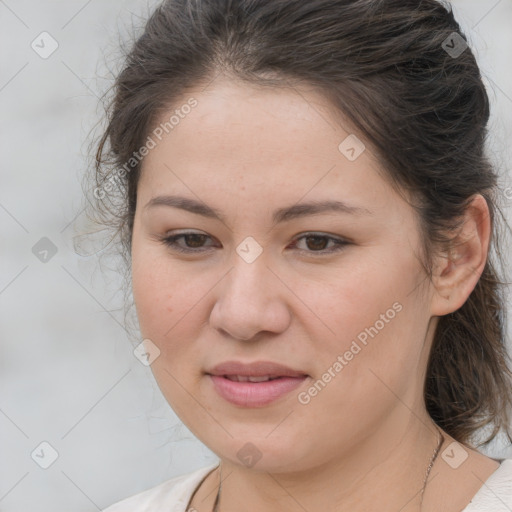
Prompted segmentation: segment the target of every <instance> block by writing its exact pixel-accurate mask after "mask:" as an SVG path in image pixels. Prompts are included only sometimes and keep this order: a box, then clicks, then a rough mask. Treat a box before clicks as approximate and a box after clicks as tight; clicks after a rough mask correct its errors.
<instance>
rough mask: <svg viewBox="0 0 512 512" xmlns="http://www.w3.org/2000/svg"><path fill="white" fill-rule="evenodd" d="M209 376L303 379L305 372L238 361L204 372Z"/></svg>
mask: <svg viewBox="0 0 512 512" xmlns="http://www.w3.org/2000/svg"><path fill="white" fill-rule="evenodd" d="M206 373H207V374H209V375H244V376H252V377H263V376H265V375H268V376H270V377H305V376H307V374H306V372H303V371H300V370H294V369H292V368H289V367H287V366H283V365H282V364H279V363H273V362H272V361H254V362H252V363H241V362H239V361H225V362H224V363H221V364H218V365H216V366H214V367H213V368H212V369H211V370H208V371H207V372H206Z"/></svg>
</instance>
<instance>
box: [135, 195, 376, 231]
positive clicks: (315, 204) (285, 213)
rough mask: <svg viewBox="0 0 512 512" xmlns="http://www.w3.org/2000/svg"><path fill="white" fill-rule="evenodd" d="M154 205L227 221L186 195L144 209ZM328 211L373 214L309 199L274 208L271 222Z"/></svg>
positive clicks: (156, 201)
mask: <svg viewBox="0 0 512 512" xmlns="http://www.w3.org/2000/svg"><path fill="white" fill-rule="evenodd" d="M156 206H167V207H173V208H179V209H181V210H186V211H188V212H191V213H195V214H197V215H202V216H203V217H208V218H211V219H217V220H220V221H221V222H223V223H225V224H226V223H227V222H226V218H225V217H224V215H223V214H222V213H221V212H220V211H219V210H217V209H216V208H212V207H210V206H208V205H206V204H205V203H202V202H200V201H196V200H195V199H191V198H188V197H182V196H156V197H153V198H152V199H150V200H149V201H148V202H147V203H146V205H145V206H144V209H150V208H154V207H156ZM329 212H336V213H343V214H349V215H357V216H362V215H373V214H374V212H373V211H371V210H368V209H367V208H363V207H360V206H354V205H349V204H347V203H344V202H342V201H334V200H331V201H311V202H308V203H298V204H294V205H292V206H286V207H284V208H279V209H277V210H275V211H274V214H273V215H272V223H273V225H276V224H279V223H281V222H287V221H290V220H293V219H297V218H299V217H306V216H308V215H318V214H321V213H329Z"/></svg>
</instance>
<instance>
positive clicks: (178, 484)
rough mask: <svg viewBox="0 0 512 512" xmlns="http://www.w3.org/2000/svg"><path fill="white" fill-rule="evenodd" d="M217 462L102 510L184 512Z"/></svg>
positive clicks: (108, 511)
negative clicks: (196, 490) (193, 494)
mask: <svg viewBox="0 0 512 512" xmlns="http://www.w3.org/2000/svg"><path fill="white" fill-rule="evenodd" d="M217 466H218V463H217V464H213V465H210V466H206V467H202V468H200V469H197V470H195V471H192V472H190V473H186V474H184V475H180V476H177V477H174V478H171V479H170V480H166V481H165V482H163V483H161V484H159V485H156V486H155V487H152V488H150V489H147V490H145V491H142V492H140V493H138V494H135V495H133V496H130V497H128V498H125V499H123V500H122V501H119V502H117V503H114V504H113V505H110V506H109V507H107V508H106V509H103V512H159V511H164V510H165V512H185V508H186V506H187V504H188V502H189V500H190V497H191V496H192V493H193V492H194V490H195V489H196V487H197V486H198V485H199V483H200V482H201V481H202V480H203V479H204V478H205V477H206V475H207V474H208V473H210V472H211V471H213V470H214V469H215V468H216V467H217Z"/></svg>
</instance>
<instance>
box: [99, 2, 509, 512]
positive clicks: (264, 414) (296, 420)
mask: <svg viewBox="0 0 512 512" xmlns="http://www.w3.org/2000/svg"><path fill="white" fill-rule="evenodd" d="M488 117H489V103H488V97H487V95H486V91H485V88H484V85H483V84H482V80H481V76H480V72H479V69H478V66H477V63H476V62H475V58H474V56H473V54H472V52H471V50H470V48H468V46H467V44H466V41H465V39H464V37H463V35H462V33H461V31H460V27H459V25H458V24H457V22H456V21H455V20H454V18H453V15H452V13H451V12H450V11H449V10H448V9H447V8H446V7H444V6H443V5H441V4H440V3H438V2H437V1H434V0H424V1H421V2H420V1H412V0H409V1H403V0H400V1H398V0H380V1H379V0H353V1H348V0H310V1H308V2H301V1H298V0H259V1H251V0H240V1H236V2H232V1H230V0H224V1H221V0H218V1H213V0H196V1H194V2H193V1H189V0H173V1H168V2H164V3H163V4H162V5H161V6H160V7H159V8H158V9H156V11H155V12H154V14H153V15H152V16H151V18H150V19H149V21H148V22H147V24H146V27H145V32H144V34H143V35H142V37H140V39H138V41H137V42H136V43H135V45H134V47H133V49H132V50H131V52H130V54H129V55H128V58H127V61H126V63H125V66H124V69H123V70H122V72H121V73H120V74H119V76H118V78H117V82H116V86H115V97H114V100H113V102H112V104H111V108H110V111H109V124H108V127H107V129H106V131H105V133H104V136H103V138H102V140H101V142H100V146H99V150H98V154H97V169H96V170H97V174H96V183H95V186H96V188H95V190H94V197H95V199H96V200H97V201H96V204H95V207H96V208H98V212H101V214H102V220H103V221H105V222H107V221H108V215H113V216H112V226H114V227H115V228H116V233H118V234H119V235H120V238H119V240H120V241H121V243H122V248H123V250H124V251H125V252H124V255H125V256H126V257H127V261H128V263H129V268H130V273H131V278H132V282H131V285H132V289H133V297H134V302H135V306H136V312H137V317H138V320H139V324H140V331H141V336H142V338H143V339H144V342H143V343H142V345H141V346H140V347H138V348H137V350H138V354H139V356H140V357H141V358H144V359H145V360H146V361H147V364H150V365H151V369H152V371H153V374H154V376H155V378H156V380H157V382H158V385H159V387H160V389H161V391H162V393H163V395H164V396H165V398H166V399H167V401H168V402H169V404H170V406H171V407H172V408H173V409H174V411H175V412H176V414H178V416H179V417H180V418H181V420H182V421H183V422H184V423H185V424H186V425H187V427H188V428H189V429H190V430H191V431H192V432H193V433H194V434H195V435H196V436H197V437H198V439H200V440H201V441H202V442H203V443H204V444H205V445H206V446H208V447H209V448H210V449H211V450H212V451H214V452H215V453H216V454H217V455H218V456H219V463H218V464H215V465H214V466H209V467H206V468H201V469H200V470H197V471H195V472H193V473H190V474H187V475H183V476H180V477H177V478H174V479H172V480H169V481H167V482H164V483H162V484H161V485H159V486H157V487H155V488H153V489H149V490H147V491H145V492H143V493H139V494H137V495H135V496H132V497H130V498H127V499H125V500H123V501H121V502H119V503H117V504H114V505H112V506H111V507H109V508H107V512H121V511H122V512H130V511H134V512H135V511H148V512H149V511H152V512H156V511H171V510H172V511H185V510H196V511H199V512H210V511H212V510H213V511H221V512H231V511H235V510H244V511H247V512H256V511H261V510H265V511H268V512H273V511H290V512H295V511H304V510H306V511H311V512H312V511H318V510H333V511H337V512H345V511H351V512H358V511H371V510H384V511H402V512H413V511H424V512H434V511H435V512H441V511H444V512H455V511H457V512H458V511H461V510H464V511H465V512H476V511H484V510H492V511H493V512H495V511H510V510H511V509H512V484H511V482H512V460H510V459H493V458H490V457H487V456H485V455H484V454H482V453H481V452H479V451H478V450H477V447H478V446H480V445H482V444H485V443H486V442H489V441H490V440H491V439H493V438H494V437H495V436H496V434H497V433H498V432H499V431H500V430H502V431H504V432H505V433H506V434H507V436H508V439H509V440H511V441H512V437H511V434H510V431H509V428H510V415H509V414H510V405H511V403H512V396H511V376H512V374H511V372H510V367H509V366H508V365H509V358H508V355H507V353H506V349H505V346H506V345H505V339H504V338H505V332H504V325H503V324H504V307H505V299H504V297H503V295H502V293H501V289H500V287H499V286H500V281H499V278H498V271H497V267H496V265H495V263H494V261H493V260H491V256H495V255H492V254H491V248H492V247H495V248H497V247H498V244H499V242H500V240H499V238H498V236H497V230H496V226H497V224H496V220H497V218H496V211H498V210H497V202H498V199H499V193H500V191H499V190H498V189H497V185H496V184H497V175H496V174H495V171H494V169H493V167H492V165H491V164H490V162H489V160H488V159H487V157H486V155H485V151H484V142H485V136H486V124H487V121H488ZM105 214H106V215H107V217H105ZM495 252H496V254H498V255H499V254H500V253H499V251H495ZM484 427H490V428H491V431H490V432H489V431H488V432H487V433H488V437H487V438H486V439H485V440H484V442H481V443H480V444H478V443H477V441H478V439H476V437H477V431H478V433H480V432H481V430H480V429H483V428H484Z"/></svg>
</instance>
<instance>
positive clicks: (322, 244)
mask: <svg viewBox="0 0 512 512" xmlns="http://www.w3.org/2000/svg"><path fill="white" fill-rule="evenodd" d="M296 240H298V241H301V240H304V241H305V243H306V247H308V248H310V249H312V250H306V249H299V250H300V251H303V252H308V253H319V255H322V254H330V253H333V252H338V251H341V250H342V249H343V248H344V246H345V245H348V244H349V242H347V241H346V240H342V239H341V238H335V237H332V236H329V235H324V234H320V233H306V234H305V235H302V236H301V237H299V238H297V239H296ZM330 242H332V243H333V245H331V247H330V248H329V249H327V248H326V246H327V245H328V244H329V243H330ZM296 245H297V243H294V246H296Z"/></svg>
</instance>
